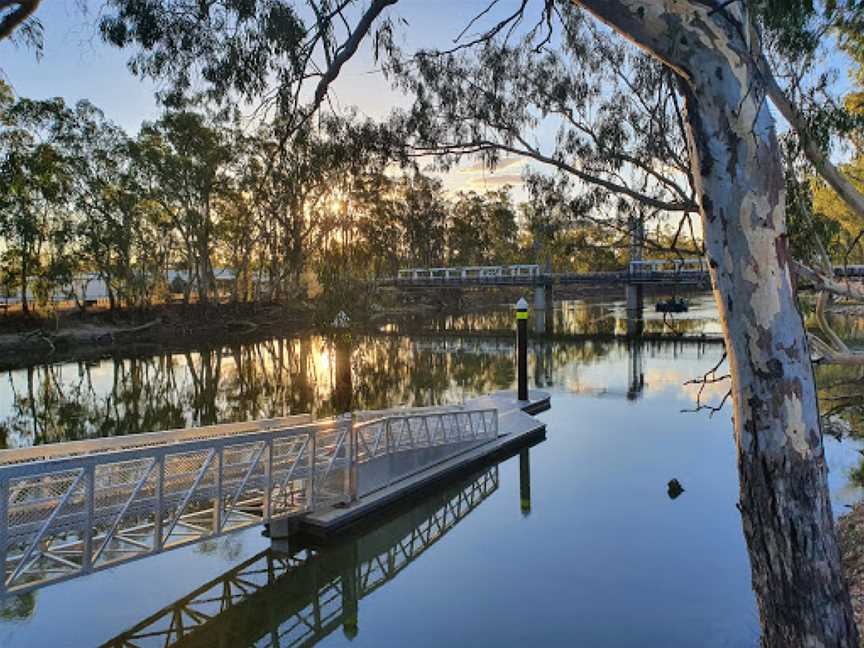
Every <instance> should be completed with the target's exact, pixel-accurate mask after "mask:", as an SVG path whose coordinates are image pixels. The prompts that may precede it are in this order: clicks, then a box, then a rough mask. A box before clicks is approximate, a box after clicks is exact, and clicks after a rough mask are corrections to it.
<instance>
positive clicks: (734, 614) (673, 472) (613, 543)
mask: <svg viewBox="0 0 864 648" xmlns="http://www.w3.org/2000/svg"><path fill="white" fill-rule="evenodd" d="M646 318H647V321H646V322H645V332H646V334H645V339H644V340H642V341H638V342H636V341H632V340H631V341H627V340H623V339H620V338H615V337H614V336H615V334H616V333H618V334H620V333H621V332H623V331H624V330H626V321H625V319H626V314H625V312H624V308H623V304H621V303H619V302H610V303H603V302H592V303H586V302H582V301H566V302H561V303H556V310H555V315H554V325H553V327H552V328H553V330H554V334H553V335H550V336H546V337H544V338H539V337H538V338H536V339H534V340H532V343H531V349H530V358H529V375H530V376H531V381H532V384H533V385H536V386H537V387H540V388H543V389H546V390H548V391H549V392H551V394H552V408H551V410H549V411H548V412H545V413H543V414H541V415H540V418H541V419H542V420H543V421H544V422H545V423H546V424H547V438H546V440H545V441H543V442H541V443H539V444H538V445H536V446H534V447H532V448H531V449H530V450H527V451H525V452H523V453H522V454H521V455H516V456H513V457H510V458H508V459H505V460H503V461H501V462H500V463H498V464H490V465H488V466H485V467H484V468H482V469H481V470H478V471H476V472H475V473H473V474H471V475H466V476H463V478H462V479H460V480H459V481H458V482H457V483H454V484H451V485H449V486H448V487H446V488H439V489H437V490H435V491H433V492H429V493H426V494H425V495H424V496H423V497H420V498H417V499H415V500H412V501H411V502H409V503H406V504H404V505H402V506H400V507H398V508H397V509H394V510H391V511H389V512H387V513H386V514H384V515H382V516H378V517H377V518H376V519H374V520H371V521H369V522H367V523H365V524H364V525H361V527H359V528H357V529H354V530H352V532H351V533H349V534H348V535H347V536H344V537H342V538H340V539H339V540H338V541H336V542H335V543H329V544H328V545H326V546H317V545H310V546H309V547H307V548H305V549H304V550H303V551H301V552H300V553H298V554H297V555H295V556H294V557H293V558H292V559H291V561H293V562H291V561H288V560H287V559H286V558H284V556H282V555H279V554H274V553H272V552H270V551H269V550H268V547H269V544H270V543H269V540H268V539H266V538H264V537H262V535H261V532H260V529H250V530H246V531H243V532H239V533H236V534H233V535H229V536H227V537H223V538H220V539H218V540H216V541H209V542H205V543H200V544H198V545H193V546H187V547H184V548H181V549H177V550H174V551H171V552H168V553H165V554H161V555H158V556H155V557H151V558H147V559H144V560H140V561H137V562H134V563H130V564H126V565H122V566H119V567H116V568H113V569H109V570H106V571H102V572H98V573H96V574H93V575H90V576H87V577H83V578H79V579H76V580H72V581H67V582H64V583H60V584H57V585H54V586H50V587H46V588H44V589H42V590H37V591H35V592H33V593H30V594H24V595H20V596H17V597H11V598H9V599H7V600H6V601H4V602H3V606H2V611H0V645H3V646H15V647H16V648H18V647H21V648H23V647H27V646H61V645H62V646H78V645H80V646H90V645H99V644H101V643H104V642H108V641H112V640H113V641H115V642H116V645H124V643H125V645H133V644H134V645H141V646H145V645H165V637H166V635H167V634H168V633H169V629H170V631H171V632H173V633H174V634H172V635H171V636H173V637H175V639H176V635H177V632H178V628H179V626H177V620H178V619H183V620H184V621H183V627H184V628H185V629H186V631H188V630H189V629H190V628H197V629H195V630H194V631H193V632H191V634H188V636H186V639H185V641H186V643H184V645H187V644H189V645H201V646H204V645H218V644H220V643H221V645H224V646H243V645H259V646H265V645H266V646H271V645H272V646H276V645H279V646H292V645H298V646H299V645H312V644H315V643H318V644H320V645H322V646H336V645H347V644H348V643H351V644H352V645H355V646H441V645H454V646H455V645H466V646H467V645H470V646H487V645H495V646H511V645H512V646H516V645H519V646H521V645H550V646H551V645H582V646H615V647H617V646H620V647H625V646H628V647H629V646H681V647H684V646H687V647H689V646H697V645H698V646H717V647H720V646H755V645H757V643H758V633H759V622H758V615H757V611H756V606H755V601H754V597H753V593H752V590H751V586H750V570H749V559H748V555H747V550H746V546H745V544H744V539H743V536H742V533H741V520H740V516H739V513H738V511H737V509H736V507H735V503H736V499H737V495H738V484H737V472H736V467H735V447H734V439H733V436H732V428H731V422H730V409H729V408H728V407H727V408H725V409H722V410H720V411H719V412H717V413H714V414H713V415H711V413H710V412H709V411H707V410H702V411H697V412H693V411H688V410H693V409H695V408H696V407H695V406H696V394H697V391H698V386H697V385H687V384H685V383H686V382H687V381H688V380H692V379H694V378H698V377H699V376H700V375H702V374H703V373H704V372H705V371H707V370H709V369H710V368H711V367H712V366H714V365H715V364H717V363H718V361H719V360H720V359H721V357H722V353H723V347H722V345H721V344H718V343H716V341H714V337H715V336H716V335H717V334H718V333H719V326H718V323H717V318H716V312H715V311H714V309H713V305H712V302H711V298H710V296H707V295H705V296H701V297H698V298H696V299H694V300H693V303H692V305H691V309H690V311H689V312H688V313H686V314H683V316H676V318H674V319H670V318H666V320H665V321H664V319H663V317H662V316H659V315H657V314H655V313H654V312H653V307H652V304H651V303H648V304H647V308H646ZM511 327H512V314H511V313H510V312H509V311H508V310H506V309H500V310H498V311H493V312H489V313H484V314H479V315H478V314H471V315H464V316H456V317H447V318H441V319H432V320H428V321H426V320H421V321H414V322H407V323H406V322H402V323H401V324H399V325H397V324H392V325H388V326H385V327H382V331H381V332H380V334H375V335H368V334H367V335H355V336H353V337H351V338H350V340H346V337H345V336H342V337H341V341H339V342H336V341H334V340H333V339H332V338H331V337H328V336H325V335H312V336H302V337H290V336H288V337H285V338H276V339H269V340H262V341H258V342H255V343H246V344H238V345H234V346H230V345H228V346H220V347H215V348H207V349H202V348H199V349H194V350H189V351H188V352H186V353H170V354H169V353H165V354H157V355H152V356H149V357H134V358H132V357H111V358H105V359H102V360H96V361H88V362H81V363H76V362H68V363H61V364H55V365H43V366H36V367H30V368H22V369H17V370H12V371H7V372H5V373H4V374H3V375H2V380H3V386H2V388H0V434H2V436H0V444H3V445H4V446H5V447H7V448H14V447H21V446H28V445H33V444H43V443H55V442H59V441H63V440H71V439H81V438H89V437H95V436H107V435H116V434H131V433H136V432H144V431H152V430H161V429H168V428H174V427H184V426H189V425H205V424H210V423H217V422H227V421H237V420H247V419H252V418H262V417H272V416H280V415H285V414H290V413H297V412H311V413H313V414H315V415H316V416H324V415H329V414H332V413H335V412H339V411H344V410H346V409H350V408H353V409H378V408H383V407H389V406H395V405H432V404H440V403H457V402H460V401H462V400H464V399H466V398H469V397H471V396H474V395H477V394H480V393H484V392H488V391H490V390H493V389H498V388H504V387H510V386H512V385H513V382H514V378H515V371H514V366H513V336H512V333H511V332H510V329H511ZM663 335H674V336H675V337H674V339H673V338H667V339H663V338H662V336H663ZM685 336H689V338H688V339H684V337H685ZM726 389H727V386H726V385H724V384H712V385H709V386H708V387H707V388H706V389H705V390H704V391H703V393H702V402H703V403H711V404H716V403H719V402H720V401H721V400H722V398H723V395H724V394H725V392H726ZM825 444H826V451H827V457H828V461H829V466H830V469H831V473H830V483H831V488H832V501H833V505H834V510H835V514H842V512H843V510H845V507H846V505H848V504H850V503H852V502H854V501H856V500H857V499H858V498H859V497H860V495H861V491H860V488H859V487H858V485H857V484H856V483H855V482H854V481H853V480H851V479H850V476H849V475H850V473H851V471H852V470H853V469H854V468H856V467H857V465H858V463H859V460H860V454H859V453H858V450H859V449H860V448H861V447H862V445H861V444H860V443H858V442H857V441H853V440H849V439H845V440H843V441H842V442H841V441H837V440H836V439H834V438H833V437H827V436H826V440H825ZM673 479H674V480H677V481H678V483H679V484H680V485H681V487H682V488H683V491H678V490H676V489H675V488H670V486H669V482H670V480H673ZM268 583H269V584H268ZM226 592H230V593H231V596H230V597H229V598H226V597H225V593H226ZM229 602H230V606H228V603H229ZM220 606H221V607H220ZM225 607H230V609H228V611H224V612H223V613H222V614H219V610H220V609H221V608H225ZM172 619H173V622H174V625H173V626H172V625H171V621H172ZM207 619H209V621H207V622H206V623H205V621H206V620H207ZM173 643H174V642H173V640H172V641H171V642H169V644H172V645H173Z"/></svg>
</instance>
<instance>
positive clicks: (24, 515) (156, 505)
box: [0, 406, 498, 595]
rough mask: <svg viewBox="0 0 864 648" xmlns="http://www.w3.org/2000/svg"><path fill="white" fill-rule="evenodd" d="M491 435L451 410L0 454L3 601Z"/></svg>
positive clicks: (478, 421) (333, 498)
mask: <svg viewBox="0 0 864 648" xmlns="http://www.w3.org/2000/svg"><path fill="white" fill-rule="evenodd" d="M497 436H498V410H497V409H466V408H462V407H458V406H457V407H442V408H418V409H408V410H404V411H392V410H391V411H385V412H377V413H364V414H362V415H355V416H353V417H352V416H350V415H349V416H343V417H338V418H332V419H327V420H322V421H312V420H311V417H309V416H308V415H301V416H297V417H289V418H286V419H274V420H271V421H259V422H253V423H251V424H248V423H247V424H229V425H222V426H211V427H205V428H197V429H190V430H179V431H172V432H158V433H151V434H141V435H132V436H129V437H116V438H112V439H95V440H89V441H76V442H70V443H61V444H54V445H48V446H39V447H35V448H27V449H21V450H9V451H4V452H0V560H2V564H3V566H4V572H3V573H4V578H3V579H2V583H0V595H2V594H5V593H15V592H23V591H27V590H30V589H34V588H36V587H40V586H42V585H45V584H47V583H51V582H57V581H60V580H65V579H68V578H74V577H77V576H80V575H83V574H86V573H89V572H92V571H95V570H99V569H103V568H106V567H112V566H115V565H118V564H121V563H124V562H129V561H131V560H136V559H139V558H143V557H146V556H150V555H153V554H156V553H159V552H162V551H165V550H169V549H173V548H176V547H179V546H183V545H186V544H189V543H193V542H198V541H201V540H205V539H207V538H212V537H215V536H218V535H221V534H224V533H227V532H231V531H236V530H239V529H243V528H247V527H250V526H254V525H257V524H265V523H270V522H271V521H275V520H281V519H285V518H288V517H292V516H302V515H306V514H309V513H313V512H316V511H320V510H322V509H324V508H327V507H332V506H339V505H347V504H349V503H351V502H352V501H355V500H358V499H361V498H363V497H365V496H367V495H369V494H371V493H374V492H376V491H378V490H380V489H382V488H387V487H389V486H392V485H394V484H396V483H398V482H399V481H400V480H403V479H406V478H407V477H410V476H412V475H415V474H417V473H418V472H420V471H422V470H425V469H426V468H428V467H429V466H431V465H434V464H435V463H438V462H441V461H444V460H446V459H447V458H449V457H452V456H455V455H456V454H459V453H462V452H466V451H468V450H470V449H472V448H476V447H477V446H479V445H481V444H483V443H487V442H489V441H492V440H494V439H496V438H497Z"/></svg>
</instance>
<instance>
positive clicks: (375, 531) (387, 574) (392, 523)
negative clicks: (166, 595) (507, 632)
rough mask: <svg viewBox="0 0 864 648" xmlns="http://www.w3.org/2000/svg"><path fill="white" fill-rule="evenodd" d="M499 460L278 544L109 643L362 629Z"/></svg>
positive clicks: (221, 641) (190, 642) (246, 640)
mask: <svg viewBox="0 0 864 648" xmlns="http://www.w3.org/2000/svg"><path fill="white" fill-rule="evenodd" d="M498 485H499V476H498V464H497V463H495V464H493V465H489V466H487V467H485V468H483V469H481V470H479V471H475V472H473V473H470V474H468V475H467V476H463V477H462V478H460V479H458V480H456V481H455V482H454V483H453V484H452V485H451V486H448V487H439V488H438V489H436V490H434V491H432V492H427V493H426V494H425V495H424V496H423V497H421V498H417V499H415V500H414V501H413V502H412V503H410V504H408V505H406V504H405V503H402V504H397V505H395V506H393V507H390V508H389V509H388V510H387V511H384V512H383V514H379V515H377V516H376V519H374V520H367V521H366V523H361V524H362V528H356V527H355V528H352V529H349V530H348V531H346V532H344V533H342V534H341V535H340V536H339V537H338V538H336V539H335V541H330V542H324V543H321V542H319V541H316V540H315V539H312V538H305V539H304V541H302V542H301V543H299V545H297V546H296V548H295V549H292V550H290V551H288V552H286V553H283V552H280V551H277V550H274V549H273V548H269V549H267V550H265V551H263V552H261V553H259V554H258V555H256V556H254V557H252V558H250V559H248V560H246V561H245V562H243V563H242V564H240V565H238V566H237V567H235V568H233V569H231V570H230V571H228V572H226V573H224V574H223V575H221V576H219V577H218V578H215V579H213V580H211V581H210V582H208V583H205V584H204V585H202V586H200V587H199V588H197V589H196V590H194V591H193V592H191V593H189V594H188V595H186V596H184V597H183V598H181V599H179V600H177V601H175V602H173V603H171V604H170V605H167V606H166V607H164V608H163V609H161V610H159V611H158V612H156V613H155V614H153V615H152V616H150V617H148V618H146V619H144V620H142V621H141V622H140V623H138V624H137V625H135V626H134V627H132V628H130V629H129V630H127V631H125V632H123V633H122V634H120V635H118V636H116V637H115V638H113V639H111V640H110V641H108V642H107V643H105V644H104V647H106V648H107V647H112V648H126V647H130V646H149V645H158V646H163V647H166V648H167V647H168V646H175V645H178V646H180V645H182V646H201V647H204V646H207V647H211V646H226V647H228V646H246V645H256V646H280V647H283V648H285V647H292V646H311V645H314V644H315V643H317V642H319V641H320V640H322V639H324V638H325V637H327V636H328V635H329V634H330V633H332V632H333V631H335V630H336V629H338V628H339V627H342V628H343V631H344V632H345V634H346V635H347V636H348V637H349V638H353V637H354V636H355V635H356V634H357V633H358V632H359V603H360V601H361V600H362V599H363V598H364V597H366V596H367V595H369V594H371V593H372V592H374V591H376V590H377V589H379V588H381V587H382V586H384V585H385V584H386V583H388V582H389V581H391V580H392V579H394V578H395V577H396V576H398V575H399V574H400V573H401V572H402V571H403V570H404V569H405V568H407V567H408V566H409V565H410V564H411V563H412V562H414V561H415V560H417V559H418V558H419V557H420V556H421V555H422V554H423V553H424V552H426V550H428V549H429V548H430V547H431V546H432V545H434V544H435V543H436V542H438V541H439V540H441V538H443V537H444V536H445V535H446V534H447V533H448V532H449V531H450V530H451V529H453V528H454V527H455V526H456V525H457V524H459V523H460V522H461V521H462V520H464V519H465V518H466V517H467V516H468V515H469V514H470V513H471V512H472V511H474V510H475V509H476V508H477V507H479V506H480V505H481V504H482V503H483V502H484V501H485V500H486V499H488V498H489V497H490V496H491V495H492V494H493V493H495V492H496V491H497V489H498Z"/></svg>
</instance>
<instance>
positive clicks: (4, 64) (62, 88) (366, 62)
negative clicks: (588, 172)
mask: <svg viewBox="0 0 864 648" xmlns="http://www.w3.org/2000/svg"><path fill="white" fill-rule="evenodd" d="M489 1H490V0H400V1H399V2H398V4H397V5H396V6H395V7H393V8H391V9H390V10H389V11H390V12H391V15H394V16H395V17H398V18H400V19H404V20H405V21H407V25H402V26H400V28H399V33H400V34H401V38H402V39H406V38H410V40H411V47H412V48H419V47H433V46H434V47H438V48H443V47H447V45H448V44H449V43H452V42H453V40H454V38H455V37H456V36H457V35H458V34H459V32H460V31H461V30H462V29H463V28H464V27H465V26H466V25H467V24H468V23H469V21H470V20H471V18H473V17H474V16H476V15H477V14H479V13H481V12H482V11H483V9H484V8H486V7H487V5H488V4H489ZM79 5H80V0H43V2H42V5H41V6H40V8H39V9H38V10H37V14H36V15H37V17H38V18H39V20H40V21H41V22H42V25H43V28H44V40H45V48H44V56H43V57H42V58H41V60H37V59H36V56H35V54H34V52H33V51H31V50H28V49H25V48H17V47H16V46H15V45H13V44H12V43H11V42H10V41H9V40H6V41H3V42H2V43H0V74H2V77H0V78H4V80H5V81H6V82H7V83H9V84H10V85H11V86H12V87H13V89H14V91H15V92H16V94H18V95H19V96H24V97H30V98H33V99H44V98H48V97H55V96H60V97H63V98H64V99H65V100H66V101H67V102H68V103H75V102H76V101H78V100H80V99H88V100H90V101H91V102H92V103H93V104H94V105H96V106H98V107H99V108H101V109H102V110H103V111H104V112H105V115H106V116H107V117H108V118H109V119H111V120H112V121H114V122H116V123H118V124H120V125H121V126H122V127H123V128H124V129H126V131H127V132H129V133H132V134H134V133H136V132H137V131H138V129H139V127H140V125H141V123H142V122H143V121H147V120H155V119H157V118H158V117H159V115H160V108H159V106H158V105H157V103H156V101H155V99H154V93H155V92H156V90H158V86H157V84H156V83H155V82H153V81H152V80H149V79H140V78H137V77H135V76H133V75H132V74H131V72H129V70H128V69H127V60H128V58H129V55H130V52H129V51H122V50H119V49H117V48H114V47H110V46H107V45H105V44H103V42H102V41H101V39H100V36H99V34H98V30H97V24H98V19H99V15H98V7H99V1H98V0H90V2H89V7H90V9H89V10H88V12H87V13H82V11H81V10H80V8H79ZM511 10H512V4H511V3H507V2H505V3H502V5H501V6H499V7H496V11H498V14H500V15H501V16H503V15H506V13H509V11H511ZM499 17H500V16H496V15H495V12H494V11H493V12H492V13H490V14H489V16H487V17H486V23H485V25H486V26H488V25H491V24H493V23H494V22H495V21H496V20H497V19H498V18H499ZM397 24H398V23H397ZM474 31H476V29H474ZM832 62H833V63H835V64H836V61H832ZM840 68H841V69H842V62H841V64H840ZM841 86H846V87H848V81H847V79H845V78H842V79H841ZM331 95H332V97H333V98H334V100H335V102H336V103H337V104H338V105H341V106H346V107H347V106H355V107H356V108H358V109H359V111H360V113H361V114H363V115H367V116H369V117H372V118H375V119H381V118H384V117H386V115H387V114H388V112H389V111H390V110H391V109H392V108H393V107H397V106H402V105H406V104H407V99H406V98H405V97H404V96H402V95H401V94H399V93H398V92H396V91H394V90H393V89H392V88H391V87H390V85H389V83H388V82H387V81H386V80H385V79H384V78H383V76H382V75H381V73H380V72H377V71H376V65H375V61H374V58H373V54H372V50H371V44H370V39H368V38H367V39H366V40H365V41H364V44H363V46H362V47H361V49H360V51H359V52H358V53H357V55H355V57H354V58H353V59H352V60H351V61H349V62H348V64H347V65H346V66H345V67H344V68H343V70H342V72H341V74H340V76H339V78H338V79H337V80H336V82H335V83H334V84H333V86H332V92H331ZM780 127H781V129H782V127H783V124H782V123H781V124H780ZM546 130H547V131H548V132H542V131H543V126H542V125H541V132H539V133H537V134H536V136H537V137H538V138H539V139H540V141H542V142H545V143H551V140H552V137H553V136H554V132H553V127H549V128H548V129H546ZM526 165H529V163H528V162H527V161H526V160H525V159H522V158H516V159H510V160H506V161H505V162H504V163H502V164H500V165H499V166H498V167H497V168H496V169H495V171H494V172H490V171H489V170H487V169H484V168H483V166H482V165H481V164H478V163H472V162H471V161H467V162H464V163H463V164H461V165H460V166H459V167H458V168H457V169H455V170H453V171H451V172H450V173H448V174H446V176H444V181H445V186H446V187H447V188H448V189H449V190H451V191H456V190H461V189H474V190H480V191H482V190H484V189H496V188H499V187H500V186H502V185H504V184H510V185H513V186H515V187H517V190H516V192H515V194H514V197H516V198H517V200H521V199H524V198H526V197H527V196H526V194H525V192H524V189H521V188H520V187H521V174H522V172H523V170H524V168H525V166H526ZM529 166H532V167H533V168H537V166H536V165H533V164H530V165H529Z"/></svg>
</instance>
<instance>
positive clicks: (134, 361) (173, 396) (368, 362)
mask: <svg viewBox="0 0 864 648" xmlns="http://www.w3.org/2000/svg"><path fill="white" fill-rule="evenodd" d="M513 344H514V341H513V336H512V335H511V334H502V335H496V334H491V335H490V334H474V335H469V336H463V335H451V336H433V337H428V336H414V337H406V336H401V335H382V336H374V337H372V336H364V337H357V336H355V337H353V338H351V337H349V336H347V335H346V336H342V337H340V338H339V339H338V340H335V341H334V340H333V339H329V338H325V337H322V336H306V337H302V338H277V339H269V340H263V341H260V342H255V343H250V344H245V345H241V346H229V347H219V348H216V349H208V350H203V351H198V352H187V353H182V354H176V353H174V354H168V353H166V354H160V355H155V356H152V357H147V358H110V359H105V360H101V361H97V362H92V361H91V362H69V363H64V364H56V365H42V366H38V367H29V368H26V369H21V370H12V371H7V372H6V375H5V379H6V384H7V388H6V389H5V390H3V391H2V392H0V447H2V448H16V447H24V446H30V445H37V444H45V443H56V442H59V441H72V440H79V439H85V438H92V437H106V436H115V435H123V434H137V433H140V432H151V431H157V430H167V429H172V428H182V427H191V426H198V425H210V424H214V423H224V422H233V421H246V420H251V419H260V418H271V417H276V416H286V415H289V414H292V413H303V412H309V413H312V414H313V415H315V416H329V415H332V414H337V413H341V412H345V411H350V410H375V409H383V408H386V407H391V406H394V405H415V406H425V405H440V404H445V403H457V402H461V401H463V400H464V399H466V398H470V397H472V396H475V395H478V394H482V393H488V392H490V391H492V390H495V389H500V388H505V387H510V386H512V385H513V382H514V379H515V372H514V366H513ZM720 348H721V347H719V346H718V345H716V344H712V343H709V342H705V341H700V340H693V341H687V340H675V341H663V340H660V339H653V340H651V339H649V340H637V339H629V340H615V339H612V338H609V339H575V340H567V339H566V338H565V339H562V340H561V341H556V340H549V339H542V340H534V341H532V343H531V345H530V349H531V353H530V354H529V355H530V357H529V372H530V375H532V376H533V379H534V380H533V382H534V384H535V385H536V386H537V387H542V388H549V387H552V386H553V385H555V384H556V383H558V382H561V381H564V383H565V384H567V385H568V386H569V387H570V388H572V389H575V390H577V391H584V390H591V389H596V390H598V391H603V392H604V393H607V394H611V393H613V392H614V391H615V390H616V389H620V393H622V394H623V395H626V397H627V398H629V399H636V398H639V397H640V396H641V394H642V393H643V391H644V389H645V385H646V379H650V368H651V366H652V365H651V358H659V357H667V356H668V357H671V358H672V359H677V358H679V356H681V357H688V354H689V355H692V356H693V357H694V358H695V359H696V360H699V359H701V358H702V357H703V356H705V355H706V354H707V355H710V356H711V357H714V356H715V355H717V354H719V350H720ZM625 359H626V360H625ZM619 362H620V363H621V364H622V365H624V366H621V367H620V379H619V377H618V376H615V375H611V374H612V370H613V366H614V365H616V364H618V363H619ZM600 365H602V366H604V367H605V368H606V373H605V374H604V375H602V376H597V377H596V379H594V380H593V381H591V382H590V383H588V384H586V382H585V381H584V380H580V379H579V375H580V374H585V373H586V372H587V373H590V369H591V367H596V366H600ZM646 366H647V367H648V368H647V369H646ZM689 377H692V376H683V375H682V380H681V382H682V383H683V382H684V380H686V379H687V378H689ZM619 383H623V384H622V385H621V387H620V388H618V387H617V385H618V384H619Z"/></svg>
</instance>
